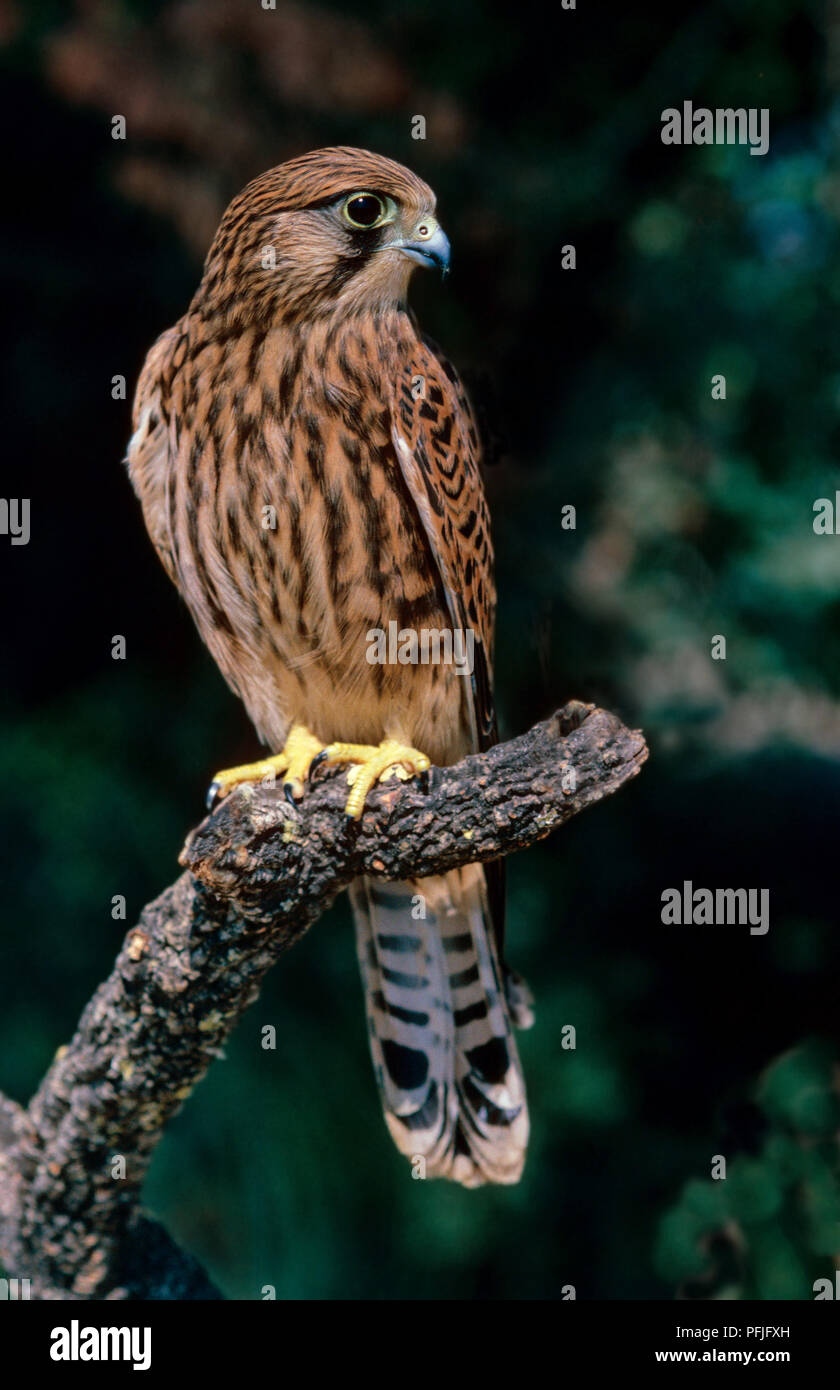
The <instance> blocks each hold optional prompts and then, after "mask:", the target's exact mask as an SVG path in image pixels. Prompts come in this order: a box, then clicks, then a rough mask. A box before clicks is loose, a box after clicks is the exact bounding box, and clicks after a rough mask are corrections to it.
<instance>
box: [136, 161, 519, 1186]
mask: <svg viewBox="0 0 840 1390" xmlns="http://www.w3.org/2000/svg"><path fill="white" fill-rule="evenodd" d="M448 265H449V242H448V240H447V238H446V236H445V234H444V232H443V230H442V228H441V227H440V225H439V224H438V222H437V220H436V216H435V196H434V194H433V193H432V190H431V189H430V188H429V187H428V186H427V185H426V184H425V183H424V182H423V181H422V180H421V179H419V178H418V177H416V176H415V175H414V174H413V173H412V172H410V171H409V170H408V169H406V168H404V167H403V166H402V165H400V164H397V163H395V162H393V161H392V160H390V159H386V158H384V157H382V156H380V155H377V154H372V153H370V152H369V151H366V150H357V149H351V148H347V147H335V148H331V149H323V150H316V151H314V152H312V153H310V154H305V155H303V156H301V157H300V158H296V159H291V160H289V161H288V162H287V163H285V164H281V165H279V166H278V167H277V168H274V169H270V170H268V172H266V173H264V174H262V175H261V176H260V177H258V178H256V179H254V180H253V182H251V183H250V184H248V186H247V187H246V188H245V189H244V190H243V191H242V192H241V193H240V194H239V195H238V196H237V197H236V198H234V200H233V202H232V203H231V204H230V206H229V207H228V209H227V211H226V212H225V214H224V217H223V219H222V222H221V224H220V226H219V229H218V232H217V234H216V237H215V239H214V241H213V244H212V246H211V247H210V251H209V253H208V255H207V259H206V262H205V265H204V272H203V276H202V279H201V283H200V285H199V287H198V290H197V291H196V294H195V297H194V298H193V300H192V303H191V304H190V306H189V308H188V309H187V311H186V313H185V314H184V316H183V317H182V318H181V319H180V320H179V321H178V323H176V324H175V326H174V327H172V328H170V329H169V330H168V331H167V332H165V333H164V334H163V335H162V336H161V337H160V338H159V339H158V341H157V342H156V343H155V344H154V346H153V347H152V349H151V351H150V352H149V355H148V357H147V359H146V362H145V365H144V367H143V371H142V374H141V376H140V380H139V383H138V387H137V393H136V397H135V402H134V412H133V435H132V438H131V442H130V444H129V448H128V456H127V463H128V468H129V473H130V477H131V481H132V484H133V486H134V489H135V491H136V493H137V495H138V497H139V499H140V502H141V504H142V508H143V515H144V518H145V522H146V527H147V529H148V531H149V534H150V536H151V539H152V541H153V543H154V545H155V547H156V549H157V552H158V555H159V556H160V559H161V560H162V562H163V564H164V566H165V568H166V570H167V572H168V574H169V576H170V578H171V579H172V580H173V581H174V582H175V584H176V585H177V587H178V589H179V590H180V592H181V594H182V595H183V597H184V599H185V601H186V603H187V606H188V608H189V609H190V612H191V614H192V616H193V618H194V620H195V622H196V624H197V626H198V630H199V632H200V634H201V636H202V638H203V639H204V641H205V642H206V644H207V646H208V647H209V649H210V651H211V652H212V654H213V656H214V657H215V659H216V662H217V663H218V665H219V668H220V669H221V672H222V674H223V675H224V677H225V679H226V680H227V682H228V684H229V685H230V686H231V687H232V688H233V690H234V691H235V692H236V693H237V694H238V695H239V696H240V698H241V699H242V701H243V703H244V705H245V707H246V709H247V711H248V714H249V715H250V718H251V720H252V721H253V723H254V725H255V727H256V730H257V733H258V734H259V736H260V738H261V740H262V741H263V743H265V744H266V745H268V746H269V747H270V748H271V750H272V754H271V756H270V757H267V758H264V759H262V760H261V761H258V762H255V763H253V764H250V765H248V766H245V767H238V768H230V769H226V770H225V771H222V772H218V773H217V774H216V776H215V778H214V781H213V785H212V787H211V792H212V793H213V794H214V795H216V796H220V795H225V794H227V793H228V792H229V791H230V789H231V788H232V787H234V786H236V785H237V784H238V783H241V782H247V781H256V780H263V779H265V778H266V777H267V776H268V777H270V776H272V775H274V774H279V775H281V776H282V779H283V784H284V786H285V788H286V791H287V794H288V795H289V796H291V797H293V798H295V799H297V798H300V797H301V796H302V795H303V792H304V787H305V782H306V779H307V776H308V775H309V771H310V769H311V767H312V765H313V763H315V762H317V761H320V762H327V763H337V764H346V765H347V766H348V768H349V772H348V774H347V777H348V782H350V783H351V790H350V793H349V800H348V803H347V812H348V815H349V816H350V817H352V818H353V819H357V818H358V817H359V816H360V815H361V814H362V812H363V809H364V803H365V797H366V796H367V793H368V791H369V790H370V788H371V787H372V786H373V785H374V783H375V782H377V781H379V780H384V779H385V778H387V777H388V776H392V775H397V776H399V777H402V778H403V779H405V778H406V777H409V776H412V775H416V774H418V773H422V772H424V771H425V770H427V769H428V768H429V766H430V764H436V765H439V766H445V765H447V764H451V763H454V762H456V761H458V760H459V759H461V758H462V757H464V756H465V755H466V754H467V753H470V752H474V751H476V750H479V749H483V748H486V747H488V746H489V745H490V744H492V743H493V742H494V741H495V737H496V733H495V728H496V723H495V715H494V710H493V695H492V676H491V670H492V646H493V623H494V611H495V588H494V580H493V553H492V546H491V539H490V528H489V518H488V513H487V507H486V504H485V499H484V492H483V487H482V483H481V478H480V475H479V452H480V447H479V439H478V433H477V430H476V424H475V420H474V418H473V414H472V410H471V407H470V404H469V401H468V399H467V396H466V394H465V392H464V389H463V387H462V386H461V384H460V381H459V379H458V376H457V374H456V372H455V370H454V368H453V367H452V366H451V364H450V363H449V362H448V361H447V360H446V358H445V357H443V356H442V355H441V354H440V352H439V351H438V350H437V349H436V347H435V346H434V345H433V344H432V343H431V342H430V341H429V340H428V339H427V338H425V337H424V336H423V335H422V334H421V332H420V330H419V328H418V326H417V323H416V320H415V318H414V316H413V314H412V312H411V311H410V310H409V308H408V307H407V304H406V293H407V289H408V283H409V280H410V278H411V274H412V272H413V271H414V269H415V268H416V267H417V266H433V267H438V268H439V269H441V270H443V271H444V272H445V271H446V269H447V268H448ZM391 623H396V624H397V627H398V630H399V632H400V633H401V634H402V633H404V632H406V631H415V632H421V631H422V630H426V631H427V632H444V631H445V632H449V633H459V632H460V633H462V634H466V633H472V634H473V641H474V647H473V653H474V655H473V663H472V667H473V669H472V674H471V675H467V676H465V675H464V674H459V673H458V669H457V667H456V666H455V665H454V664H453V663H446V662H445V661H437V662H435V661H429V662H425V663H424V662H418V663H416V664H402V663H399V662H397V663H395V664H390V665H389V664H387V663H382V662H378V661H371V660H370V659H369V657H368V652H369V643H370V638H369V634H370V633H371V632H372V631H377V632H385V633H387V632H389V631H390V630H391V629H390V628H389V624H391ZM443 650H445V649H443ZM495 867H496V866H492V865H491V866H489V867H488V869H487V870H485V869H484V868H483V867H482V866H481V865H477V864H475V865H470V866H468V867H466V868H464V869H460V870H457V871H453V872H450V873H447V874H445V875H442V876H440V877H438V878H429V879H423V880H420V881H417V882H412V883H408V882H407V883H386V882H383V881H380V880H374V879H372V878H366V879H362V880H360V881H358V882H357V883H355V884H354V885H353V886H352V888H351V890H350V895H351V901H352V907H353V914H354V919H355V923H356V938H357V949H358V956H359V962H360V966H361V972H362V977H363V982H364V989H365V995H366V1009H367V1018H368V1025H369V1027H368V1031H369V1039H370V1049H371V1053H372V1057H373V1063H374V1069H375V1072H376V1078H377V1082H378V1085H379V1088H380V1093H381V1098H382V1103H383V1108H384V1111H385V1118H386V1121H387V1124H388V1127H389V1129H390V1131H391V1134H392V1135H393V1137H394V1139H395V1141H396V1144H397V1146H398V1148H399V1149H400V1150H401V1151H402V1152H403V1153H404V1154H406V1155H408V1156H409V1157H411V1158H412V1159H414V1160H417V1159H422V1160H423V1164H422V1167H418V1169H417V1171H418V1172H419V1173H420V1174H421V1175H425V1176H428V1177H436V1176H441V1177H447V1178H451V1179H454V1180H455V1181H457V1182H460V1183H463V1184H464V1185H465V1186H477V1185H479V1184H481V1183H484V1182H497V1183H512V1182H516V1181H517V1179H518V1178H519V1176H520V1174H521V1172H522V1166H523V1162H524V1156H525V1149H526V1144H527V1138H528V1112H527V1105H526V1099H525V1087H524V1081H523V1076H522V1070H521V1065H520V1062H519V1057H518V1054H517V1049H516V1044H515V1042H514V1038H513V1034H512V1031H511V1023H512V1021H513V1022H514V1023H516V1024H517V1026H527V1025H528V1023H529V1022H530V1021H531V1014H530V1001H529V996H528V993H527V988H526V987H525V985H524V982H522V981H521V980H520V978H519V977H518V976H515V975H514V974H513V973H512V972H511V971H509V970H508V969H507V967H506V966H505V964H504V961H503V958H502V945H501V926H500V922H499V917H498V903H496V907H495V908H494V905H493V903H494V901H495V900H497V899H498V897H499V894H498V893H497V892H495V891H493V884H492V883H491V884H490V891H488V882H489V881H490V880H491V879H492V880H494V881H496V880H498V879H499V875H498V874H496V873H494V872H493V871H494V869H495ZM491 914H492V915H491ZM494 917H495V925H494Z"/></svg>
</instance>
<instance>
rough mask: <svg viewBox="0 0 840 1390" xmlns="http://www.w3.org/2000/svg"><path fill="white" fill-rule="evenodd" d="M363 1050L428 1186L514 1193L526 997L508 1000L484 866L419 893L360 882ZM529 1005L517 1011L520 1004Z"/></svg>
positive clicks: (401, 1142)
mask: <svg viewBox="0 0 840 1390" xmlns="http://www.w3.org/2000/svg"><path fill="white" fill-rule="evenodd" d="M350 897H351V902H352V905H353V914H354V917H355V920H356V946H357V950H358V955H359V964H360V966H361V971H362V980H363V983H364V988H365V1001H366V1009H367V1018H368V1032H369V1041H370V1050H371V1055H372V1057H373V1065H374V1071H375V1073H376V1080H377V1083H378V1085H379V1091H380V1095H381V1097H382V1104H383V1107H384V1111H385V1120H386V1122H387V1125H388V1128H389V1130H390V1131H391V1134H392V1136H393V1138H394V1141H395V1142H396V1145H397V1148H398V1149H399V1150H400V1152H401V1153H404V1154H407V1155H409V1156H410V1157H412V1158H419V1157H422V1158H423V1159H424V1160H425V1169H424V1171H425V1175H426V1176H427V1177H445V1178H451V1179H453V1180H454V1181H455V1182H460V1183H463V1184H464V1186H466V1187H477V1186H479V1185H480V1184H481V1183H484V1182H498V1183H513V1182H516V1181H517V1180H518V1179H519V1177H520V1176H521V1173H522V1167H523V1164H524V1162H525V1149H526V1146H527V1143H528V1107H527V1102H526V1099H525V1081H524V1078H523V1075H522V1068H521V1065H520V1062H519V1056H518V1053H517V1050H516V1043H515V1042H514V1039H513V1034H512V1031H511V1022H510V1010H509V1002H510V1004H511V1005H514V1000H515V1001H516V1003H515V1011H516V1015H517V1019H516V1021H517V1022H520V1021H523V1022H528V1021H530V1017H529V1009H528V996H527V987H526V986H525V985H524V982H522V981H521V980H519V979H518V977H513V976H511V977H510V980H511V998H510V1001H508V1000H507V999H506V997H505V988H504V987H503V985H502V977H501V969H500V964H499V961H498V958H497V953H496V947H495V942H494V939H493V934H492V930H491V928H490V925H489V915H488V910H487V894H486V890H485V881H484V871H483V869H482V868H481V865H479V864H471V865H469V866H468V867H467V868H465V869H457V870H453V871H452V872H451V873H448V874H446V875H445V876H442V877H440V878H427V879H419V880H417V881H416V882H414V883H386V882H384V881H382V880H378V879H358V880H357V881H356V882H355V883H354V884H353V886H352V888H351V890H350ZM523 1001H524V1002H523Z"/></svg>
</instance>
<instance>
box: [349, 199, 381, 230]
mask: <svg viewBox="0 0 840 1390" xmlns="http://www.w3.org/2000/svg"><path fill="white" fill-rule="evenodd" d="M342 212H343V213H344V220H345V222H349V224H350V226H351V227H365V228H370V227H378V226H379V223H380V222H381V221H382V220H383V218H384V217H385V212H386V207H385V204H384V202H383V201H382V199H381V198H380V197H378V195H377V194H376V193H354V194H353V195H352V197H350V198H348V199H347V202H346V203H345V204H344V207H343V208H342Z"/></svg>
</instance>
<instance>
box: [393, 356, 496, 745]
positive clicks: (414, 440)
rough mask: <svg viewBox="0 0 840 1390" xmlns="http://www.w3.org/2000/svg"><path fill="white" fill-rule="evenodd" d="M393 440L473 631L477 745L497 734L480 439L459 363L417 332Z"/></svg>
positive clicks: (458, 609) (462, 617)
mask: <svg viewBox="0 0 840 1390" xmlns="http://www.w3.org/2000/svg"><path fill="white" fill-rule="evenodd" d="M393 419H394V423H393V435H392V437H393V442H394V448H395V450H396V454H397V459H398V461H399V465H400V469H401V471H402V475H403V477H404V479H405V482H406V485H407V487H408V489H409V492H410V493H411V496H412V499H413V501H414V505H415V506H416V508H417V511H418V514H419V516H420V520H421V522H422V524H423V528H424V530H425V533H426V537H427V539H428V542H429V546H430V548H431V552H432V555H433V557H434V560H435V563H436V565H437V568H438V572H439V574H440V577H441V581H442V583H443V588H444V591H445V593H446V600H447V605H448V608H449V614H450V617H451V619H452V623H453V626H454V627H456V628H462V629H463V630H464V631H467V630H470V631H472V633H473V636H474V643H475V645H474V666H473V672H472V678H471V683H470V686H471V688H470V689H469V690H468V691H467V692H466V693H467V698H468V704H469V714H470V723H471V724H472V727H473V730H474V740H475V747H476V748H477V749H479V750H483V749H485V748H489V747H491V745H492V744H494V743H495V742H496V740H497V732H496V714H495V707H494V703H493V676H492V671H493V625H494V619H495V608H496V590H495V585H494V581H493V547H492V541H491V538H490V518H489V515H488V511H487V503H486V501H485V498H484V488H483V486H482V482H481V474H480V472H479V440H478V430H477V428H476V423H475V418H474V416H473V412H472V407H471V405H470V402H469V399H468V397H467V394H466V392H465V390H464V388H463V386H462V385H461V382H460V380H459V379H458V375H457V373H456V371H455V368H454V367H453V366H452V365H451V363H449V362H448V361H447V360H446V358H445V357H443V356H441V355H440V354H439V353H438V352H437V350H436V349H435V348H434V347H433V345H432V344H431V343H430V342H429V341H428V340H427V339H420V338H417V339H416V340H415V344H414V346H413V349H412V351H411V353H410V354H409V356H408V359H407V361H406V363H405V366H404V369H403V372H402V375H401V377H400V380H399V381H398V382H397V384H396V400H395V403H394V415H393Z"/></svg>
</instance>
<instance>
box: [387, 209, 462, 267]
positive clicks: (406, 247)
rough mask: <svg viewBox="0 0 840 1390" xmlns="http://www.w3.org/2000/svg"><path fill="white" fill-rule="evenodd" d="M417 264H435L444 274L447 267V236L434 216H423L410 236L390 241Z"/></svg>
mask: <svg viewBox="0 0 840 1390" xmlns="http://www.w3.org/2000/svg"><path fill="white" fill-rule="evenodd" d="M391 245H392V247H393V249H394V250H396V251H402V253H403V255H404V256H407V257H408V259H409V260H410V261H414V262H415V263H416V264H417V265H425V266H437V268H438V269H439V270H440V271H441V272H442V273H443V274H444V275H445V274H446V272H447V270H448V269H449V237H448V236H447V235H446V233H445V231H444V230H443V228H442V227H439V226H438V224H437V221H436V219H435V218H434V217H423V218H421V219H420V221H419V222H418V223H417V226H416V227H415V228H414V233H413V235H412V236H411V237H407V238H406V239H405V240H404V241H394V242H392V243H391Z"/></svg>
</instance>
